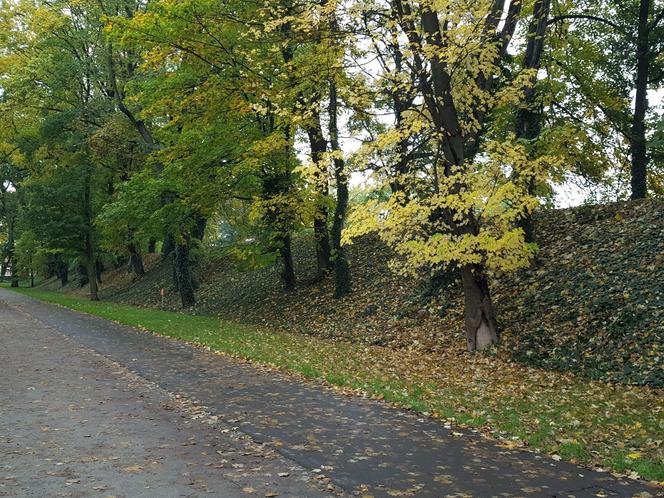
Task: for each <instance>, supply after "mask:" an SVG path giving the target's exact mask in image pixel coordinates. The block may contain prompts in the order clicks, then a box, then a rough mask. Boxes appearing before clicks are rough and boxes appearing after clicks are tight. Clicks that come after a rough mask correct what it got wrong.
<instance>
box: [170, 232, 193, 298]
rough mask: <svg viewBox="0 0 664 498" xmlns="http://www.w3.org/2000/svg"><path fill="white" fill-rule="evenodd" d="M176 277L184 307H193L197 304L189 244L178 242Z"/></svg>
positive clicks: (174, 258) (174, 260)
mask: <svg viewBox="0 0 664 498" xmlns="http://www.w3.org/2000/svg"><path fill="white" fill-rule="evenodd" d="M173 269H174V272H173V273H174V277H175V282H176V285H177V290H178V292H179V293H180V301H181V303H182V307H183V308H191V307H192V306H194V305H195V304H196V297H195V294H194V285H193V282H192V275H191V265H190V261H189V245H188V244H178V245H177V246H176V247H175V251H174V255H173Z"/></svg>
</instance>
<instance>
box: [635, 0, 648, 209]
mask: <svg viewBox="0 0 664 498" xmlns="http://www.w3.org/2000/svg"><path fill="white" fill-rule="evenodd" d="M651 1H652V0H641V1H640V4H639V25H638V31H637V39H636V81H635V87H636V88H635V89H636V98H635V104H634V115H633V116H632V132H631V144H630V145H631V156H632V158H631V159H632V161H631V162H632V164H631V186H632V199H643V198H645V197H646V196H647V195H648V151H647V146H646V113H647V112H648V73H649V70H650V67H649V66H650V49H649V32H650V30H649V26H648V17H649V15H650V6H651Z"/></svg>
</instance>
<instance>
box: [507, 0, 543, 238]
mask: <svg viewBox="0 0 664 498" xmlns="http://www.w3.org/2000/svg"><path fill="white" fill-rule="evenodd" d="M550 10H551V0H537V1H536V2H535V5H534V7H533V18H532V20H531V22H530V25H529V26H528V43H527V45H526V54H525V57H524V60H523V69H524V70H527V71H529V70H535V71H538V70H539V69H540V67H541V65H542V64H541V61H542V52H543V51H544V41H545V36H546V28H547V25H548V20H549V12H550ZM536 84H537V72H535V74H533V76H532V78H531V80H530V81H529V85H530V86H529V87H528V88H526V91H525V96H524V99H523V105H522V106H521V107H520V108H519V110H518V111H517V116H516V136H517V138H520V139H524V140H529V141H534V140H535V139H537V137H539V135H540V133H541V131H542V111H541V109H536V106H537V88H536ZM514 177H515V179H517V180H520V181H522V182H524V183H525V185H526V190H527V192H528V194H529V195H534V194H535V189H536V187H537V185H536V179H535V178H534V177H533V176H532V175H528V176H527V177H524V176H523V172H521V171H515V172H514ZM517 224H518V226H519V227H520V228H521V229H522V230H523V232H524V235H525V240H526V242H533V241H534V238H535V237H534V233H533V217H532V213H525V214H524V216H523V217H522V218H521V219H519V220H518V222H517Z"/></svg>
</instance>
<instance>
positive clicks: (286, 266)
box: [279, 234, 296, 291]
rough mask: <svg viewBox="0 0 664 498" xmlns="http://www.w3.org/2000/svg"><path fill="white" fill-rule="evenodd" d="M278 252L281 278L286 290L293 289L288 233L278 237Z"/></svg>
mask: <svg viewBox="0 0 664 498" xmlns="http://www.w3.org/2000/svg"><path fill="white" fill-rule="evenodd" d="M280 239H281V240H280V247H279V254H280V255H281V263H282V265H283V267H282V269H281V280H282V281H283V282H284V287H285V288H286V290H289V291H290V290H293V289H295V283H296V278H295V265H294V264H293V248H292V240H291V236H290V234H285V235H282V236H281V237H280Z"/></svg>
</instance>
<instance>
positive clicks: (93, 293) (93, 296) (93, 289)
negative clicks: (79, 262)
mask: <svg viewBox="0 0 664 498" xmlns="http://www.w3.org/2000/svg"><path fill="white" fill-rule="evenodd" d="M88 257H89V256H88ZM86 270H87V273H88V284H89V285H90V301H99V287H98V286H97V279H96V278H94V277H93V278H90V275H95V273H96V265H95V263H94V260H91V261H88V263H87V266H86Z"/></svg>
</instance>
